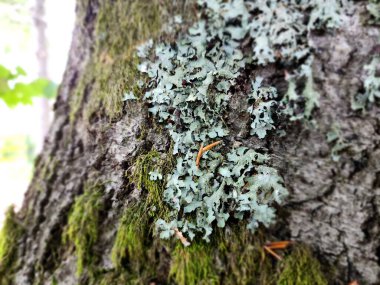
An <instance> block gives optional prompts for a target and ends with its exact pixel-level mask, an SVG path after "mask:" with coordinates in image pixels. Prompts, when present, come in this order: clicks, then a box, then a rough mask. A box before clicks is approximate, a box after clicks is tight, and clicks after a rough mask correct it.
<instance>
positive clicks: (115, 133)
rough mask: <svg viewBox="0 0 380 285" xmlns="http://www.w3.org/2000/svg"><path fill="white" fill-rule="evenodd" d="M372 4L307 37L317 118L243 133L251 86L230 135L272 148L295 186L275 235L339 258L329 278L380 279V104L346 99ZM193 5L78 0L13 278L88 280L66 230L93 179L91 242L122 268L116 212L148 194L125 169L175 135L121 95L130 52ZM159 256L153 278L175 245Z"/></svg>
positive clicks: (282, 87) (368, 31)
mask: <svg viewBox="0 0 380 285" xmlns="http://www.w3.org/2000/svg"><path fill="white" fill-rule="evenodd" d="M137 2H139V3H137ZM147 3H148V4H147ZM366 3H367V2H366V1H360V2H354V3H353V4H352V5H353V6H352V8H351V9H350V10H349V12H348V13H347V14H346V15H345V19H344V24H343V25H342V26H341V27H340V28H339V29H338V30H335V31H333V32H323V33H317V32H315V33H311V36H310V38H309V39H308V40H309V42H310V45H311V46H312V48H313V50H314V58H315V60H314V63H313V66H312V68H313V75H314V82H315V83H316V88H317V90H318V92H319V93H320V94H321V97H320V106H319V109H318V111H317V112H316V113H315V114H314V115H313V117H314V119H315V122H316V123H315V125H313V126H308V125H305V124H300V123H293V124H292V123H289V127H288V129H287V135H286V136H285V137H283V138H278V137H275V136H269V137H267V138H266V139H265V140H259V139H257V138H254V137H246V136H245V135H244V132H248V130H249V129H248V128H249V127H248V126H249V116H248V117H247V115H246V114H245V112H244V111H243V110H246V109H247V106H246V105H247V103H245V100H243V98H244V97H242V96H243V94H240V95H239V94H238V95H236V96H235V97H234V99H233V100H232V101H231V103H230V106H229V108H230V112H229V115H228V122H229V124H230V125H231V129H232V134H231V136H234V137H235V138H236V139H237V140H240V141H243V142H244V144H245V145H246V146H249V147H252V148H262V149H266V150H268V152H269V153H271V155H272V157H273V166H274V167H276V168H277V169H278V170H279V172H280V173H281V174H282V176H283V177H284V180H285V185H286V187H287V188H288V189H289V191H290V196H289V199H288V201H287V202H286V205H285V206H284V207H282V208H280V209H279V217H278V223H277V225H276V226H274V227H272V228H271V229H270V231H269V233H268V234H270V236H271V237H276V238H278V239H290V240H293V241H296V242H302V243H306V244H308V245H309V246H311V247H312V249H313V251H314V252H315V253H316V256H317V257H318V259H319V260H320V261H321V262H322V263H326V264H329V265H331V266H333V267H336V271H335V274H334V276H333V277H332V278H331V280H330V281H331V282H330V283H331V284H348V282H350V281H352V280H354V279H356V280H358V281H359V282H360V284H379V283H380V239H379V236H380V164H379V161H380V109H379V106H378V105H376V104H373V106H372V107H371V108H370V109H369V110H368V111H367V112H365V113H357V112H354V111H352V110H351V108H350V102H351V98H352V97H353V96H355V95H356V94H357V93H358V92H359V91H360V90H361V89H362V88H363V87H362V86H363V80H364V79H365V73H364V71H363V66H364V65H365V64H367V63H368V62H369V57H370V55H373V54H374V52H373V50H374V48H375V47H376V45H377V44H378V40H379V36H380V31H379V28H378V27H375V26H367V25H365V24H363V21H362V20H361V17H362V15H363V14H365V13H366V9H365V6H366ZM195 7H196V6H195V5H194V4H193V3H190V1H148V0H144V1H141V2H140V0H139V1H136V2H135V1H127V0H115V1H106V0H78V4H77V22H76V27H75V31H74V37H73V42H72V46H71V51H70V57H69V61H68V65H67V68H66V72H65V76H64V79H63V82H62V84H61V86H60V89H59V96H58V99H57V102H56V103H55V118H54V121H53V124H52V126H51V128H50V131H49V134H48V136H47V138H46V141H45V144H44V148H43V152H42V153H41V154H40V156H39V157H38V159H37V161H36V164H35V173H34V177H33V181H32V183H31V185H30V187H29V189H28V191H27V194H26V196H25V201H24V204H23V207H22V209H21V211H20V213H18V216H19V219H20V223H21V224H22V225H23V227H24V229H25V233H24V234H23V236H22V237H20V240H19V241H18V253H17V269H16V271H15V275H14V276H15V278H14V284H78V283H79V284H87V283H89V282H90V278H89V277H88V276H87V277H86V274H84V275H83V274H82V276H81V277H78V276H77V274H76V271H77V265H76V262H77V257H76V255H75V251H73V250H72V247H70V246H68V245H67V244H66V243H65V241H64V238H63V236H64V232H65V228H66V225H67V223H68V219H69V215H70V211H71V209H72V207H73V205H74V203H75V199H76V198H77V197H80V196H81V195H82V194H83V193H84V192H85V189H86V187H87V188H88V185H95V184H100V185H102V189H103V192H102V195H103V196H102V202H103V203H104V207H103V208H102V210H101V211H100V215H99V233H98V239H97V240H96V242H95V243H94V245H93V246H92V249H91V251H92V252H93V254H94V255H95V256H97V259H96V262H95V264H96V267H97V268H98V271H97V272H100V271H101V270H103V271H104V272H112V271H113V270H114V265H113V264H112V263H111V261H110V254H111V250H112V247H113V244H114V240H115V235H116V232H117V227H118V224H119V219H120V216H121V214H122V212H123V208H125V207H128V205H129V204H128V203H129V202H130V201H131V200H132V199H133V198H134V197H136V196H137V197H139V195H140V194H141V193H139V191H137V190H136V189H135V188H136V186H135V185H133V184H131V183H129V181H130V180H129V178H128V177H127V176H126V173H127V175H130V170H131V168H133V167H134V163H135V161H136V159H137V158H138V157H139V155H141V154H144V153H147V152H148V151H149V150H151V149H155V150H157V151H159V152H162V153H168V151H169V149H168V148H169V145H170V138H169V136H168V134H167V133H166V132H165V131H162V129H161V127H160V126H159V125H157V124H156V123H154V122H153V119H152V118H151V116H150V115H149V113H148V111H147V108H148V106H147V104H146V103H144V102H143V101H137V102H130V103H123V102H122V101H121V99H122V96H123V92H124V91H125V90H126V89H127V87H128V84H131V81H130V78H131V74H130V72H129V70H130V69H131V68H132V67H130V66H131V65H130V64H131V62H133V60H132V59H131V58H132V57H130V53H131V50H133V47H134V46H135V45H136V43H140V42H142V41H143V40H146V39H148V38H150V37H153V36H157V35H159V34H160V33H162V31H161V30H160V28H159V27H158V26H159V25H163V24H164V23H165V22H166V21H168V20H169V19H170V18H171V17H172V15H175V14H183V15H184V16H185V18H186V21H185V23H186V25H187V24H188V23H191V21H193V20H194V19H195V9H196V8H195ZM137 22H138V23H137ZM139 23H140V25H139ZM186 25H185V24H184V28H183V29H184V30H186ZM168 39H170V37H168V36H165V37H163V38H161V40H168ZM128 64H129V65H128ZM259 72H260V73H261V74H262V73H265V74H267V75H268V78H277V81H276V83H275V84H274V85H275V86H276V87H277V89H278V91H279V93H284V92H286V84H285V83H284V82H285V81H284V79H283V77H282V79H278V78H279V76H278V74H279V73H280V72H283V70H280V71H279V70H277V67H276V66H275V65H269V66H266V67H264V68H256V69H255V70H254V71H253V73H252V74H253V75H254V74H256V73H259ZM252 74H251V76H252ZM132 78H133V76H132ZM104 94H106V96H105V95H104ZM333 124H336V125H339V126H340V129H341V132H342V137H343V138H344V140H345V142H346V143H347V144H348V147H347V148H345V150H343V151H342V152H341V153H340V159H339V160H338V161H334V160H332V159H331V155H330V153H331V147H332V146H331V144H329V143H328V142H327V140H326V134H327V133H328V132H329V131H330V130H331V127H332V125H333ZM160 130H161V131H160ZM156 238H157V239H158V237H156ZM158 256H159V257H158V259H159V262H158V263H157V264H158V265H157V266H158V267H159V268H160V269H159V270H158V272H161V275H163V277H157V276H156V277H157V278H156V277H155V278H152V279H151V280H153V281H154V282H157V283H160V282H162V283H164V282H165V281H162V280H165V279H166V278H168V277H167V275H168V271H169V270H170V269H169V264H170V252H169V253H168V252H166V251H165V250H163V249H161V250H160V251H159V254H158ZM224 262H225V263H227V264H228V262H229V260H228V259H227V260H225V261H224ZM94 266H95V265H94ZM99 274H100V273H99ZM38 282H39V283H38ZM52 282H57V283H52ZM95 284H96V283H95ZM111 284H112V283H111ZM141 284H144V283H143V282H141ZM226 284H227V283H226ZM294 284H298V283H294Z"/></svg>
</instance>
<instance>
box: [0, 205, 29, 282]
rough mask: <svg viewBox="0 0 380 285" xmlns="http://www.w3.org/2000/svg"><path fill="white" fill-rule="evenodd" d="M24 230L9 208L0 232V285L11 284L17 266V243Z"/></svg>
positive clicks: (11, 208) (12, 210) (12, 209)
mask: <svg viewBox="0 0 380 285" xmlns="http://www.w3.org/2000/svg"><path fill="white" fill-rule="evenodd" d="M23 232H24V229H23V227H22V225H21V224H20V222H19V221H18V220H17V218H16V214H15V212H14V207H13V206H11V207H10V208H9V209H8V211H7V213H6V218H5V221H4V225H3V228H2V230H1V232H0V285H8V284H12V279H13V273H14V270H15V267H16V266H17V249H18V247H17V243H18V241H19V240H20V238H21V236H22V234H23Z"/></svg>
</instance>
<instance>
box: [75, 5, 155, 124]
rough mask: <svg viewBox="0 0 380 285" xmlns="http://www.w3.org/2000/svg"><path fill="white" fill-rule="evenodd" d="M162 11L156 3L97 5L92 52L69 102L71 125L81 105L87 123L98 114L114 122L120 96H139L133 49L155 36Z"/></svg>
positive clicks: (120, 99)
mask: <svg viewBox="0 0 380 285" xmlns="http://www.w3.org/2000/svg"><path fill="white" fill-rule="evenodd" d="M84 6H85V7H86V5H84ZM161 7H162V5H160V1H159V0H139V1H123V0H116V1H112V2H111V1H108V0H101V1H100V3H99V14H98V15H97V16H96V20H95V31H94V37H95V39H94V41H95V50H94V52H93V54H92V55H91V58H90V59H89V61H88V62H87V64H86V66H85V69H84V71H83V73H82V75H81V77H80V78H79V81H78V85H77V87H76V91H75V94H74V95H73V96H72V98H71V101H70V108H71V112H70V120H71V123H73V122H74V120H75V118H76V116H77V115H78V111H79V110H80V109H81V106H82V104H85V105H84V108H83V113H82V116H83V117H84V119H85V120H86V121H88V120H90V118H91V116H92V115H93V114H94V113H95V112H100V110H103V111H105V114H106V115H107V116H108V118H110V119H114V118H117V117H118V116H119V115H121V112H122V107H123V101H122V100H123V94H124V93H125V92H126V91H133V92H134V93H138V92H139V89H138V87H137V85H136V82H137V81H138V79H139V78H141V75H140V73H139V72H137V59H136V58H135V55H134V53H135V47H136V46H137V45H139V44H140V43H141V42H143V41H144V40H147V39H149V38H151V37H154V36H155V35H157V33H158V31H159V30H160V28H161V18H162V14H163V13H162V11H161ZM87 8H88V7H87ZM83 10H84V9H83ZM85 12H86V11H81V12H80V13H85ZM86 93H88V94H89V95H88V96H87V95H85V94H86ZM84 101H86V102H84Z"/></svg>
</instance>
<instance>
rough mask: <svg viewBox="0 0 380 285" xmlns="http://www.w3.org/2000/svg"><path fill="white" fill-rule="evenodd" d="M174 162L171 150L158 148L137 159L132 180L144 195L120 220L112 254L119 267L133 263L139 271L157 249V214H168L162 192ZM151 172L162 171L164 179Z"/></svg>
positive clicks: (116, 265) (158, 215) (137, 272)
mask: <svg viewBox="0 0 380 285" xmlns="http://www.w3.org/2000/svg"><path fill="white" fill-rule="evenodd" d="M169 153H171V152H169ZM173 164H174V160H173V157H172V156H171V155H170V154H162V153H159V152H158V151H156V150H152V151H150V152H148V153H146V154H142V155H140V156H139V157H138V159H137V160H136V162H135V164H134V167H133V171H132V173H131V175H130V179H129V180H130V183H133V184H134V185H135V187H136V188H137V189H139V190H140V191H141V197H140V198H139V201H138V202H131V203H130V204H129V205H128V206H127V207H126V209H125V210H124V212H123V215H122V217H121V219H120V222H119V228H118V232H117V235H116V239H115V243H114V246H113V249H112V256H111V258H112V261H113V263H114V265H115V267H116V268H117V269H118V270H121V269H122V268H124V267H126V264H130V269H131V270H132V271H134V273H135V275H139V270H140V268H141V266H142V265H144V266H146V265H147V259H148V258H149V257H148V255H149V254H150V252H152V251H154V250H155V249H154V246H155V245H154V242H153V241H154V237H153V230H154V229H153V227H154V223H155V220H156V218H157V217H161V216H162V215H164V216H165V215H166V214H168V209H167V207H166V205H165V204H164V202H163V199H162V195H163V191H164V187H165V177H166V176H167V174H168V173H169V172H170V171H171V170H172V168H173ZM151 172H156V173H159V174H160V175H161V176H162V177H161V179H156V180H151V175H150V173H151ZM149 248H150V250H149ZM149 251H150V252H149ZM149 259H151V258H149ZM150 261H152V260H150Z"/></svg>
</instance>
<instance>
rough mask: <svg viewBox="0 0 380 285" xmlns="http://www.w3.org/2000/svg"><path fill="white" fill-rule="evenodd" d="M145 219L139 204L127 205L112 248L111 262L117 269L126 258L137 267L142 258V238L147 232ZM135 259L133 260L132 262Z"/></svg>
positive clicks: (120, 267)
mask: <svg viewBox="0 0 380 285" xmlns="http://www.w3.org/2000/svg"><path fill="white" fill-rule="evenodd" d="M147 227H148V225H147V221H146V218H145V216H144V208H143V207H142V205H141V204H134V205H132V206H130V207H128V208H127V209H126V210H125V212H124V213H123V216H122V218H121V219H120V222H119V229H118V232H117V235H116V240H115V243H114V246H113V248H112V256H111V259H112V262H113V263H114V265H115V267H116V268H117V269H118V270H119V269H122V268H123V267H124V264H125V263H126V260H127V259H129V260H130V262H132V263H134V266H135V267H139V266H140V263H141V262H142V261H143V260H144V253H145V249H144V240H145V234H146V232H147ZM133 261H135V262H133Z"/></svg>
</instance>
